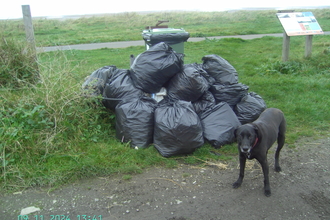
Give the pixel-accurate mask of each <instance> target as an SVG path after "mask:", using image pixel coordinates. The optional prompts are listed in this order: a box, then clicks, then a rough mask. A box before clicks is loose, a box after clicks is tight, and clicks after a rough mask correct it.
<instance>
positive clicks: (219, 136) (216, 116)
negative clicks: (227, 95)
mask: <svg viewBox="0 0 330 220" xmlns="http://www.w3.org/2000/svg"><path fill="white" fill-rule="evenodd" d="M200 119H201V122H202V125H203V131H204V138H205V139H206V140H207V141H208V142H209V143H210V144H211V145H212V146H213V147H214V148H221V147H222V146H223V145H225V144H231V143H233V142H234V141H235V134H234V131H235V129H236V128H237V127H238V126H240V125H241V123H240V122H239V120H238V119H237V116H236V115H235V113H234V111H233V110H232V109H231V107H230V106H229V105H228V104H227V103H225V102H221V103H218V104H217V105H214V106H213V107H211V108H208V109H206V110H205V111H204V112H202V113H201V114H200Z"/></svg>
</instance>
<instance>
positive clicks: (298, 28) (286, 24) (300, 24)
mask: <svg viewBox="0 0 330 220" xmlns="http://www.w3.org/2000/svg"><path fill="white" fill-rule="evenodd" d="M276 15H277V17H278V19H279V20H280V22H281V24H282V26H283V28H284V30H285V32H286V34H287V35H288V36H298V35H315V34H324V32H323V31H322V28H321V27H320V25H319V23H318V22H317V20H316V18H315V17H314V15H313V13H312V12H293V13H292V12H289V13H277V14H276Z"/></svg>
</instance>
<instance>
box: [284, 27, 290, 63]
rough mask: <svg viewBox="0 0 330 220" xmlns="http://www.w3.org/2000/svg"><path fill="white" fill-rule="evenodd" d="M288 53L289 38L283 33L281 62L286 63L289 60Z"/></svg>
mask: <svg viewBox="0 0 330 220" xmlns="http://www.w3.org/2000/svg"><path fill="white" fill-rule="evenodd" d="M289 52H290V37H289V36H288V35H287V34H286V33H285V32H284V33H283V46H282V61H283V62H286V61H288V60H289Z"/></svg>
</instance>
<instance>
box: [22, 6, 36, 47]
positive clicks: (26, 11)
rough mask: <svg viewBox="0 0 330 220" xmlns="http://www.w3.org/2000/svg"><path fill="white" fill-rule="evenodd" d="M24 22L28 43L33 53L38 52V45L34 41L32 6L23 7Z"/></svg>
mask: <svg viewBox="0 0 330 220" xmlns="http://www.w3.org/2000/svg"><path fill="white" fill-rule="evenodd" d="M22 13H23V20H24V26H25V34H26V41H27V42H28V44H29V46H30V47H31V50H32V51H34V52H35V51H36V43H35V40H34V30H33V24H32V16H31V11H30V5H22Z"/></svg>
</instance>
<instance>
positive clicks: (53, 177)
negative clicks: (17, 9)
mask: <svg viewBox="0 0 330 220" xmlns="http://www.w3.org/2000/svg"><path fill="white" fill-rule="evenodd" d="M275 13H276V12H275V11H237V12H217V13H215V12H213V13H192V12H181V13H177V12H173V13H170V12H166V13H165V12H164V13H152V14H143V15H142V14H137V13H123V14H118V15H112V16H106V17H95V18H81V19H77V20H66V21H58V20H35V21H34V25H35V34H36V43H37V45H38V46H49V45H65V44H76V43H90V42H106V41H122V40H141V35H140V33H141V31H142V30H143V28H144V26H146V25H153V24H154V23H155V21H157V20H164V19H168V20H170V26H173V27H183V28H184V29H185V30H186V31H188V32H189V33H191V36H192V37H196V36H207V37H206V39H205V40H204V41H201V42H196V43H193V42H186V43H185V58H184V61H185V63H195V62H196V63H201V62H202V61H201V59H202V57H203V56H205V55H209V54H217V55H219V56H221V57H223V58H225V59H226V60H228V61H229V62H230V63H231V64H232V65H233V66H234V67H235V68H236V70H237V72H238V74H239V82H240V83H243V84H246V85H248V86H249V88H250V89H249V91H253V92H256V93H258V94H259V95H260V96H262V98H263V99H264V100H265V102H266V104H267V106H268V107H275V108H280V109H281V110H282V111H283V112H284V113H285V115H286V119H287V124H288V131H287V141H286V147H290V148H292V149H293V150H295V149H294V145H293V144H294V143H295V141H296V140H297V139H299V138H301V137H306V136H307V137H310V138H322V137H326V136H327V135H328V134H329V131H330V126H329V122H330V113H329V110H328V108H329V104H330V101H329V96H330V59H329V58H330V36H329V35H324V36H314V38H313V54H312V57H311V58H308V59H307V58H304V57H303V56H304V46H305V37H303V36H301V37H292V38H291V50H290V60H289V61H288V62H282V61H281V54H282V38H276V37H263V38H260V39H253V40H243V39H240V38H228V39H221V40H215V39H212V36H216V35H233V34H261V33H281V32H282V31H283V30H282V27H281V25H280V23H279V21H278V20H277V18H276V16H275ZM313 13H314V15H315V16H316V18H317V19H318V21H319V23H320V25H321V27H322V28H323V30H324V31H329V30H330V19H329V18H330V10H313ZM0 27H1V28H0V30H1V31H2V33H1V36H2V39H7V40H6V42H9V40H13V41H14V42H17V44H20V43H21V39H22V38H24V29H23V28H22V24H21V22H20V21H1V22H0ZM0 46H1V45H0ZM144 50H145V48H144V47H142V46H140V47H128V48H123V49H105V48H104V49H98V50H90V51H79V50H70V51H56V52H48V53H40V54H38V64H39V65H38V70H39V75H40V80H39V83H37V84H35V85H30V86H23V87H22V86H21V87H12V88H8V86H6V87H4V86H3V85H1V88H0V89H1V90H0V102H1V107H0V116H1V124H0V139H1V142H0V162H1V165H0V175H1V176H0V184H1V189H2V190H10V191H12V190H21V189H24V188H27V187H33V186H52V187H57V186H60V185H62V184H64V183H68V182H71V181H74V180H76V179H77V178H85V177H92V176H104V175H111V174H114V173H119V174H122V175H123V177H125V178H127V175H132V174H134V173H140V172H143V170H144V169H145V168H146V167H150V166H164V167H170V168H172V167H176V166H177V165H178V164H180V163H190V164H194V165H199V166H203V165H204V163H202V162H201V161H221V162H223V163H226V161H228V160H231V159H232V158H234V157H236V154H237V149H236V145H235V144H232V145H227V146H223V147H222V148H221V149H213V148H212V147H211V146H209V145H208V144H205V145H204V146H203V147H201V148H199V149H197V150H196V151H195V152H194V153H193V154H192V155H187V156H177V157H170V158H164V157H161V156H160V154H159V153H158V152H157V150H156V149H155V148H154V147H153V146H150V147H149V148H147V149H142V150H134V149H131V148H130V147H129V144H122V143H120V142H119V141H118V140H117V139H116V138H115V127H114V126H115V115H114V114H113V113H111V112H109V111H107V110H106V109H105V108H104V107H102V105H101V104H100V100H99V99H97V98H88V99H86V98H85V97H83V96H82V95H81V85H82V83H83V82H84V80H85V77H86V76H88V75H90V74H91V73H92V72H93V71H94V70H96V69H98V68H100V67H103V66H107V65H115V66H117V67H118V68H123V69H129V67H130V66H129V56H130V55H131V54H134V55H138V54H140V53H142V52H143V51H144ZM6 52H7V51H5V50H4V49H3V47H1V51H0V53H1V54H0V55H3V54H5V53H6ZM11 56H15V53H13V54H12V55H11ZM3 57H5V56H3ZM1 61H3V59H2V60H1ZM16 65H21V64H16ZM26 65H27V64H26V63H25V64H23V66H26ZM31 65H32V64H31ZM2 67H4V64H3V63H2ZM1 70H2V72H1V74H4V73H5V71H3V70H4V68H2V69H1ZM5 70H6V71H10V68H9V67H6V69H5ZM210 151H213V152H216V153H219V154H221V156H217V155H216V154H212V153H210Z"/></svg>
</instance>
